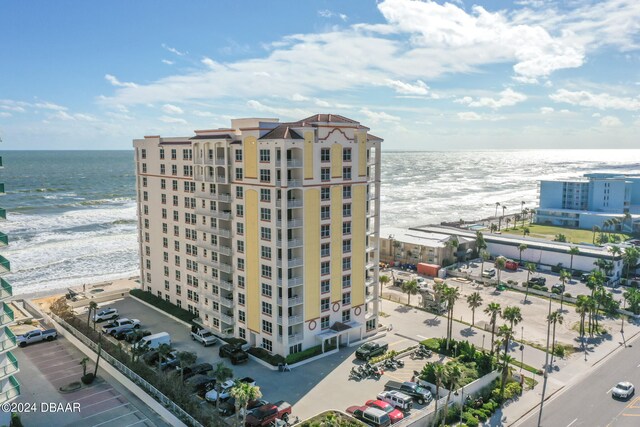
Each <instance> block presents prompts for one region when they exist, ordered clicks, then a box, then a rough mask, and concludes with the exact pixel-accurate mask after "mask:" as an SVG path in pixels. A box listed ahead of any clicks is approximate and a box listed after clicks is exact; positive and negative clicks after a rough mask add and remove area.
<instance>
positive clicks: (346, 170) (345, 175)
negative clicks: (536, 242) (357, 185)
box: [342, 166, 351, 179]
mask: <svg viewBox="0 0 640 427" xmlns="http://www.w3.org/2000/svg"><path fill="white" fill-rule="evenodd" d="M342 179H351V166H345V167H343V168H342Z"/></svg>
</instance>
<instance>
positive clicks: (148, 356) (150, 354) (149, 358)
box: [142, 350, 160, 365]
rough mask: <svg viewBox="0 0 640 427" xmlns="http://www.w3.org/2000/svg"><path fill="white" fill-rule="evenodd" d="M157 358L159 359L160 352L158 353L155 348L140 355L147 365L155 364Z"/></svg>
mask: <svg viewBox="0 0 640 427" xmlns="http://www.w3.org/2000/svg"><path fill="white" fill-rule="evenodd" d="M159 359H160V353H158V351H157V350H151V351H147V352H146V353H145V354H143V355H142V360H143V361H144V363H146V364H147V365H155V364H156V363H158V360H159Z"/></svg>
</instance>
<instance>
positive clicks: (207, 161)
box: [194, 157, 213, 165]
mask: <svg viewBox="0 0 640 427" xmlns="http://www.w3.org/2000/svg"><path fill="white" fill-rule="evenodd" d="M194 163H195V164H196V165H213V159H210V158H208V157H205V158H202V157H201V158H198V159H196V160H195V162H194Z"/></svg>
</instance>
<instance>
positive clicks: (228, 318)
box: [220, 314, 233, 326]
mask: <svg viewBox="0 0 640 427" xmlns="http://www.w3.org/2000/svg"><path fill="white" fill-rule="evenodd" d="M220 320H221V321H222V322H223V323H226V324H227V325H231V326H233V316H229V315H228V314H220Z"/></svg>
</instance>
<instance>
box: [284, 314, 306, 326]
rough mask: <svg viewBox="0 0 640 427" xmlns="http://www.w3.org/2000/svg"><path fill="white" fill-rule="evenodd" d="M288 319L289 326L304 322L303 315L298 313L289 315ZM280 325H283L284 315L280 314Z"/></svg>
mask: <svg viewBox="0 0 640 427" xmlns="http://www.w3.org/2000/svg"><path fill="white" fill-rule="evenodd" d="M287 321H288V325H289V326H291V325H297V324H298V323H302V322H303V319H302V315H301V314H298V315H296V316H289V317H287ZM278 325H282V316H278Z"/></svg>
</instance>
